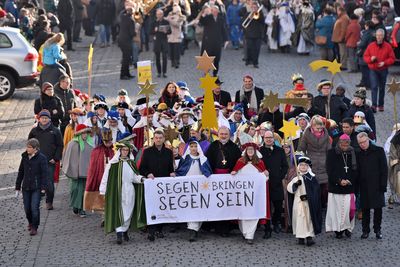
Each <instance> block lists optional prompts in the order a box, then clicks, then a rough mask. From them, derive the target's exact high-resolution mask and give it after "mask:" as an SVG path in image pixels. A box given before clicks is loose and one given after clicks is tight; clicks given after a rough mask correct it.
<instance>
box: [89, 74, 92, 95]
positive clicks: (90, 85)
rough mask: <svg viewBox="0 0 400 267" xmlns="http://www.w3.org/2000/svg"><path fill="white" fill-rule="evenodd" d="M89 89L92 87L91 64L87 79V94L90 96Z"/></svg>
mask: <svg viewBox="0 0 400 267" xmlns="http://www.w3.org/2000/svg"><path fill="white" fill-rule="evenodd" d="M91 89H92V66H90V71H89V80H88V95H89V97H90V96H91Z"/></svg>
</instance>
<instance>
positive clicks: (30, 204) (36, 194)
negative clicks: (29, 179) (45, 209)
mask: <svg viewBox="0 0 400 267" xmlns="http://www.w3.org/2000/svg"><path fill="white" fill-rule="evenodd" d="M22 196H23V199H24V209H25V215H26V219H28V222H29V224H31V225H32V227H33V228H35V229H37V228H38V226H39V224H40V209H39V206H40V189H37V190H22Z"/></svg>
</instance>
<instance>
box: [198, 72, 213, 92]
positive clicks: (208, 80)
mask: <svg viewBox="0 0 400 267" xmlns="http://www.w3.org/2000/svg"><path fill="white" fill-rule="evenodd" d="M217 79H218V77H213V76H210V74H208V73H207V74H206V76H204V77H201V78H199V80H200V88H203V89H204V90H205V91H206V92H207V91H211V90H212V89H214V88H217V84H216V83H215V82H216V81H217Z"/></svg>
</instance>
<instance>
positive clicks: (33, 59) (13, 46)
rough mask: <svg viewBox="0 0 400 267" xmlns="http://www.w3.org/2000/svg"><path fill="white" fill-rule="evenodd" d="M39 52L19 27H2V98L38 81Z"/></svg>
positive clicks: (0, 80) (0, 74) (0, 35)
mask: <svg viewBox="0 0 400 267" xmlns="http://www.w3.org/2000/svg"><path fill="white" fill-rule="evenodd" d="M37 61H38V53H37V51H36V49H35V48H33V47H32V46H31V45H30V44H29V43H28V41H27V40H26V39H25V37H24V36H22V34H21V33H20V30H19V29H17V28H11V27H0V100H5V99H7V98H9V97H11V96H12V95H13V93H14V91H15V88H22V87H26V86H30V85H33V84H35V83H36V81H37V80H38V78H39V72H37Z"/></svg>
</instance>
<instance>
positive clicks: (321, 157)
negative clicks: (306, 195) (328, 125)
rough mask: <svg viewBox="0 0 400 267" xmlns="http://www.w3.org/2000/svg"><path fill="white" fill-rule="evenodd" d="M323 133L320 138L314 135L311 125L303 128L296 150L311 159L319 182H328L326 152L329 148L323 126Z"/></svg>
mask: <svg viewBox="0 0 400 267" xmlns="http://www.w3.org/2000/svg"><path fill="white" fill-rule="evenodd" d="M323 131H324V135H323V136H322V137H320V138H317V137H315V136H314V134H313V133H312V132H311V127H308V128H306V129H305V130H304V134H303V137H302V138H301V140H300V143H299V146H298V147H297V150H298V151H303V152H304V154H305V155H307V156H308V157H309V158H310V159H311V163H312V170H313V172H314V173H315V175H316V176H317V179H318V182H319V183H320V184H326V183H328V174H327V172H326V153H327V152H328V150H329V149H330V148H331V143H330V137H329V133H328V130H327V129H325V128H323Z"/></svg>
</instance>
